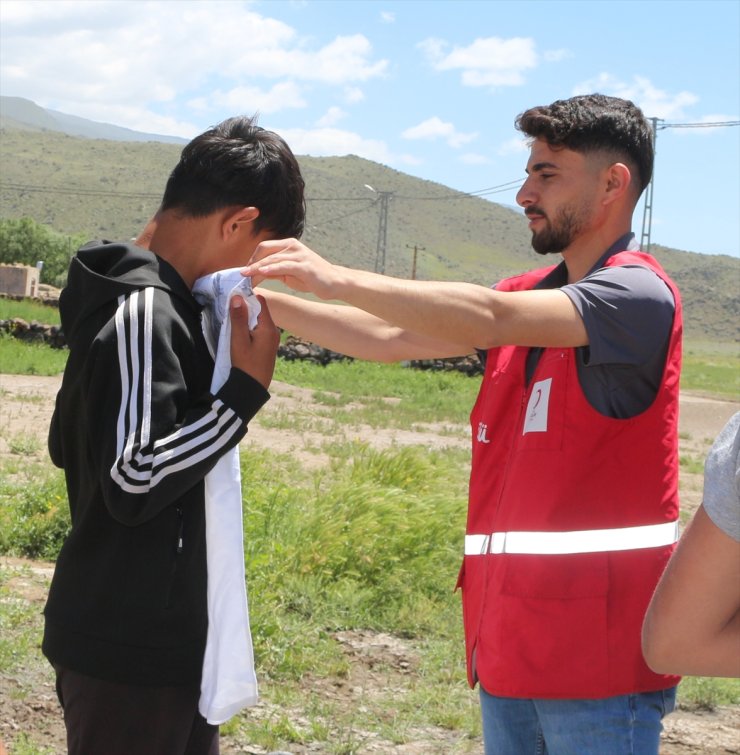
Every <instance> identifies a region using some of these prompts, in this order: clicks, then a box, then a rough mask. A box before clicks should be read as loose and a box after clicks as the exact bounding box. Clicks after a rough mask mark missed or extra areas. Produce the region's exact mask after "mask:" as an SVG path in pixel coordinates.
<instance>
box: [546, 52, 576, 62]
mask: <svg viewBox="0 0 740 755" xmlns="http://www.w3.org/2000/svg"><path fill="white" fill-rule="evenodd" d="M572 57H573V53H572V52H571V51H570V50H566V49H560V50H545V52H543V53H542V58H543V59H544V60H545V61H546V62H547V63H559V62H560V61H561V60H567V59H568V58H572Z"/></svg>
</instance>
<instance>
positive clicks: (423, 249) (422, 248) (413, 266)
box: [406, 244, 427, 281]
mask: <svg viewBox="0 0 740 755" xmlns="http://www.w3.org/2000/svg"><path fill="white" fill-rule="evenodd" d="M406 248H407V249H412V248H413V250H414V257H413V261H412V263H411V280H412V281H414V280H416V253H417V251H418V252H426V250H427V248H426V247H425V246H417V245H416V244H414V245H413V247H412V246H411V244H406Z"/></svg>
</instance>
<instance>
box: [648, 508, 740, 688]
mask: <svg viewBox="0 0 740 755" xmlns="http://www.w3.org/2000/svg"><path fill="white" fill-rule="evenodd" d="M739 576H740V543H738V542H737V541H736V540H733V539H732V538H731V537H730V536H729V535H727V534H725V533H724V532H723V531H722V530H721V529H720V528H719V527H717V526H716V525H715V524H714V522H712V520H711V519H710V517H709V515H708V514H707V513H706V511H705V510H704V507H703V506H701V507H700V508H699V509H698V511H697V512H696V514H695V515H694V518H693V519H692V521H691V523H690V524H689V526H688V527H687V529H686V531H685V533H684V535H683V536H682V538H681V539H680V541H679V543H678V546H677V548H676V550H675V552H674V554H673V556H672V557H671V559H670V561H669V562H668V565H667V567H666V569H665V572H664V573H663V576H662V577H661V579H660V582H659V583H658V586H657V588H656V590H655V594H654V595H653V598H652V601H651V603H650V606H649V607H648V611H647V614H646V616H645V622H644V625H643V630H642V649H643V654H644V656H645V660H646V662H647V664H648V666H650V668H652V669H653V670H654V671H656V672H658V673H669V674H688V675H695V676H728V677H740V579H739V578H738V577H739Z"/></svg>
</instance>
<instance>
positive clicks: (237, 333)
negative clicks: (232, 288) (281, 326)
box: [229, 296, 280, 389]
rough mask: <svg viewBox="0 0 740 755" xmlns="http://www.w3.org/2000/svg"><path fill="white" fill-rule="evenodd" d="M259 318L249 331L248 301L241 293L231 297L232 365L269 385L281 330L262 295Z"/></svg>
mask: <svg viewBox="0 0 740 755" xmlns="http://www.w3.org/2000/svg"><path fill="white" fill-rule="evenodd" d="M258 298H259V300H260V304H261V305H262V311H261V312H260V316H259V320H258V322H257V325H256V326H255V328H254V330H249V325H248V324H247V323H248V315H249V311H248V308H247V304H246V302H245V301H244V299H242V297H241V296H233V297H232V299H231V307H230V310H231V311H230V313H229V316H230V317H231V364H232V366H233V367H236V368H238V369H240V370H242V372H246V373H247V375H250V376H251V377H253V378H254V379H255V380H256V381H257V382H259V383H261V384H262V385H263V386H264V387H265V389H267V388H269V386H270V381H271V380H272V373H273V372H274V371H275V359H276V358H277V349H278V345H279V344H280V331H279V330H278V329H277V327H276V326H275V323H274V322H273V321H272V317H271V315H270V310H269V309H268V308H267V303H266V302H265V300H264V298H263V297H261V296H260V297H258Z"/></svg>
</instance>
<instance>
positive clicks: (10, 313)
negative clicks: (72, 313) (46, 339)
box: [0, 297, 59, 325]
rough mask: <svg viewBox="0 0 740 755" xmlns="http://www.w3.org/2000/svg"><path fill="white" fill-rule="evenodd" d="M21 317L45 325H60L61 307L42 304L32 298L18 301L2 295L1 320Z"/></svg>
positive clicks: (0, 301)
mask: <svg viewBox="0 0 740 755" xmlns="http://www.w3.org/2000/svg"><path fill="white" fill-rule="evenodd" d="M13 317H20V318H21V319H22V320H25V321H26V322H33V321H34V320H35V321H36V322H40V323H42V324H43V325H59V309H58V308H57V307H54V306H51V305H48V304H41V303H40V302H37V301H33V300H31V299H23V300H22V301H16V300H15V299H5V298H3V297H0V320H10V319H11V318H13Z"/></svg>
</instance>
